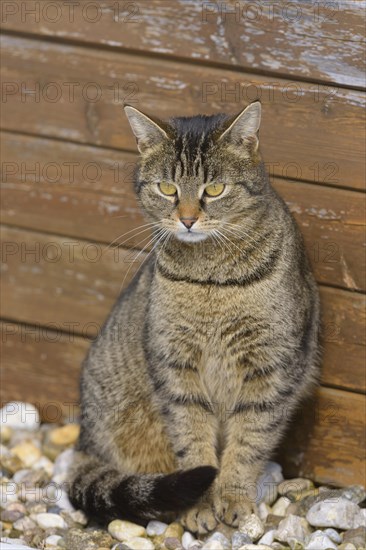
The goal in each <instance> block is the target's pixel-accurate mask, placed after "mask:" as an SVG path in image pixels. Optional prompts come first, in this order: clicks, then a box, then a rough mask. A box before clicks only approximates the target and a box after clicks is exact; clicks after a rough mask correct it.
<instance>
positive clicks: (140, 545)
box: [117, 520, 155, 550]
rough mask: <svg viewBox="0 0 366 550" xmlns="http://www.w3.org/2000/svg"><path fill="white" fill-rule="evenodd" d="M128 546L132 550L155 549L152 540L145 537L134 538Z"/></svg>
mask: <svg viewBox="0 0 366 550" xmlns="http://www.w3.org/2000/svg"><path fill="white" fill-rule="evenodd" d="M117 521H118V520H117ZM127 546H128V548H131V550H154V548H155V546H154V543H153V542H152V541H151V540H149V539H146V538H143V537H132V539H129V540H128V542H127Z"/></svg>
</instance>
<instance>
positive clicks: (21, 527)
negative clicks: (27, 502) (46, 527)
mask: <svg viewBox="0 0 366 550" xmlns="http://www.w3.org/2000/svg"><path fill="white" fill-rule="evenodd" d="M35 527H36V524H35V523H34V521H33V520H32V519H31V518H29V517H27V516H24V517H22V518H20V519H18V520H17V521H15V522H14V524H13V528H14V529H16V530H17V531H29V530H31V529H34V528H35Z"/></svg>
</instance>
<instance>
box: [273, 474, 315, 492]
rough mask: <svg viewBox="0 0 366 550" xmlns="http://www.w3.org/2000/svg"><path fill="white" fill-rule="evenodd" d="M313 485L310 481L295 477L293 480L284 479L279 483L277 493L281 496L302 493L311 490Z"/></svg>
mask: <svg viewBox="0 0 366 550" xmlns="http://www.w3.org/2000/svg"><path fill="white" fill-rule="evenodd" d="M313 488H314V484H313V482H312V481H310V479H305V478H302V477H296V478H294V479H286V480H284V481H281V483H280V484H279V485H278V487H277V490H278V493H279V494H280V495H282V496H286V494H287V493H292V492H294V493H303V492H304V491H308V490H309V489H313Z"/></svg>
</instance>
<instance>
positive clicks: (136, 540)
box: [126, 537, 155, 550]
mask: <svg viewBox="0 0 366 550" xmlns="http://www.w3.org/2000/svg"><path fill="white" fill-rule="evenodd" d="M126 546H127V548H131V550H154V548H155V546H154V543H153V542H152V541H151V540H149V539H146V538H143V537H132V538H131V539H129V540H128V541H127V543H126Z"/></svg>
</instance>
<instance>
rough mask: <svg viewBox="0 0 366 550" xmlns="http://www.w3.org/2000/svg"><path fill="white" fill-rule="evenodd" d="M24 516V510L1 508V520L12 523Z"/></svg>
mask: <svg viewBox="0 0 366 550" xmlns="http://www.w3.org/2000/svg"><path fill="white" fill-rule="evenodd" d="M23 516H24V512H20V511H19V510H3V511H2V512H1V515H0V519H1V521H6V522H9V523H14V522H15V521H17V520H18V519H20V518H22V517H23Z"/></svg>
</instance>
